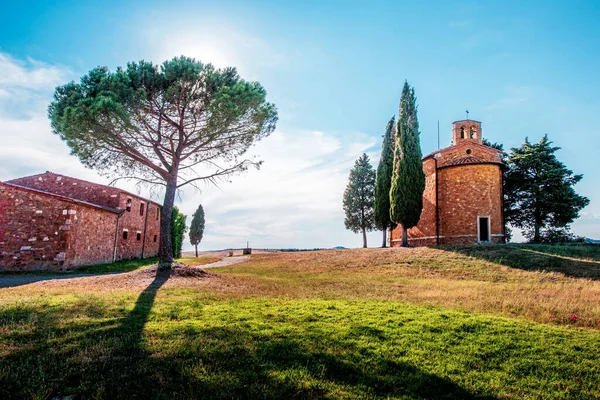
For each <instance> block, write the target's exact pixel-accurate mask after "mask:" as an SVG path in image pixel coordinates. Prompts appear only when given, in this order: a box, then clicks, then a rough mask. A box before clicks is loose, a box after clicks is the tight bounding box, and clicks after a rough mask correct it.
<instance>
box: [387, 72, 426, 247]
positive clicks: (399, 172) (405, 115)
mask: <svg viewBox="0 0 600 400" xmlns="http://www.w3.org/2000/svg"><path fill="white" fill-rule="evenodd" d="M397 130H398V134H397V138H396V146H395V150H394V171H393V175H392V186H391V189H390V217H391V220H392V221H394V222H395V223H397V224H401V225H402V246H403V247H407V246H408V229H410V228H412V227H413V226H416V225H417V224H418V223H419V219H420V218H421V210H422V209H423V192H424V191H425V173H424V172H423V161H422V157H423V155H422V154H421V144H420V142H419V120H418V119H417V104H416V97H415V90H414V88H411V87H410V86H409V84H408V82H404V87H403V88H402V95H401V97H400V118H399V120H398V128H397Z"/></svg>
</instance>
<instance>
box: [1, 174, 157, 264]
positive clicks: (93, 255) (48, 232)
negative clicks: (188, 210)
mask: <svg viewBox="0 0 600 400" xmlns="http://www.w3.org/2000/svg"><path fill="white" fill-rule="evenodd" d="M123 232H127V235H124V234H123ZM159 241H160V205H158V204H157V203H154V202H152V201H149V200H146V199H144V198H141V197H139V196H136V195H133V194H131V193H128V192H125V191H123V190H120V189H118V188H114V187H109V186H104V185H98V184H95V183H91V182H86V181H82V180H80V179H76V178H71V177H67V176H63V175H58V174H54V173H51V172H46V173H45V174H40V175H34V176H30V177H25V178H20V179H15V180H13V181H10V182H6V183H1V182H0V269H5V270H26V269H51V270H63V269H71V268H74V267H77V266H81V265H89V264H101V263H108V262H112V261H114V260H120V259H130V258H140V257H152V256H156V255H157V254H158V246H159Z"/></svg>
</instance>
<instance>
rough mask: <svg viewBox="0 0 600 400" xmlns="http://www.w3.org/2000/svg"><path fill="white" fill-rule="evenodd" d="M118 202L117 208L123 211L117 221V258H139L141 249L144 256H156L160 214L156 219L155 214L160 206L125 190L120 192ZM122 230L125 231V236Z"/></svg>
mask: <svg viewBox="0 0 600 400" xmlns="http://www.w3.org/2000/svg"><path fill="white" fill-rule="evenodd" d="M128 201H130V203H129V204H130V206H129V211H127V209H128ZM119 202H120V204H119V208H121V209H123V210H125V211H124V212H123V214H122V216H121V219H120V221H119V241H118V250H117V258H118V259H130V258H141V257H142V250H143V253H144V254H143V256H144V257H153V256H156V255H157V254H158V243H159V239H160V216H159V219H158V220H157V219H156V215H157V213H158V214H160V211H157V210H160V207H159V206H158V205H157V204H156V203H154V202H148V201H147V200H145V199H142V198H140V197H136V196H133V195H131V194H128V193H125V192H123V193H121V194H120V196H119ZM141 210H143V213H142V212H141ZM144 227H146V229H144ZM124 232H127V238H125V235H124ZM154 235H156V242H154Z"/></svg>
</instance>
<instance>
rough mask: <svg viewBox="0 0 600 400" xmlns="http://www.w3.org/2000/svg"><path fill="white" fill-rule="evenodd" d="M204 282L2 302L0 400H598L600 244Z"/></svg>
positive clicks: (128, 278)
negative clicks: (61, 399) (70, 399)
mask: <svg viewBox="0 0 600 400" xmlns="http://www.w3.org/2000/svg"><path fill="white" fill-rule="evenodd" d="M185 262H186V263H188V264H196V262H195V259H187V260H185ZM110 268H111V267H109V268H108V269H107V271H110ZM207 271H209V274H208V275H207V276H204V277H199V278H189V277H182V276H168V275H159V276H156V274H155V273H154V272H153V271H148V270H145V269H133V270H132V271H131V272H127V273H125V274H120V275H106V276H94V277H89V278H79V279H78V280H74V279H73V280H71V279H61V280H51V281H43V282H37V283H35V284H30V285H22V286H18V287H14V288H7V289H0V338H1V340H0V398H34V399H45V398H52V397H54V396H69V395H75V396H76V398H169V399H172V398H267V399H282V398H344V399H345V398H457V399H466V398H509V399H521V398H555V399H565V398H577V399H584V398H590V399H596V398H600V305H599V300H600V246H578V247H574V246H561V247H549V246H521V245H519V246H517V245H508V246H472V247H448V248H438V249H433V248H416V249H366V250H362V249H361V250H342V251H319V252H306V253H277V254H261V255H253V256H252V257H251V259H250V261H247V262H245V263H242V264H236V265H232V266H230V267H224V268H216V269H210V270H207Z"/></svg>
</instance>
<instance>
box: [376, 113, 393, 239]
mask: <svg viewBox="0 0 600 400" xmlns="http://www.w3.org/2000/svg"><path fill="white" fill-rule="evenodd" d="M395 127H396V118H394V117H392V119H390V121H389V122H388V124H387V127H386V128H385V135H384V136H383V145H382V147H381V158H380V159H379V165H378V166H377V175H376V178H375V204H374V207H373V218H374V221H375V225H376V226H377V228H379V229H382V230H384V229H387V228H388V227H391V226H392V225H393V222H392V220H391V219H390V188H391V186H392V172H393V170H394V144H395V137H394V136H395V131H396V129H395Z"/></svg>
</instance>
